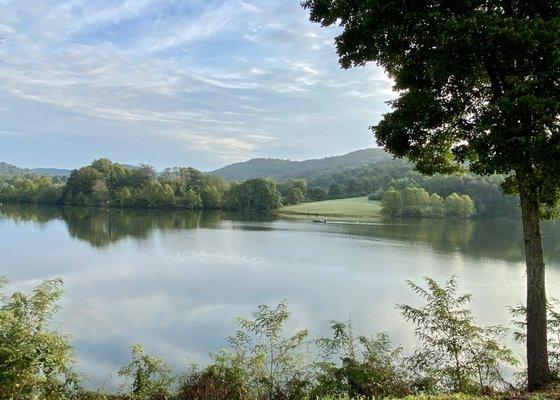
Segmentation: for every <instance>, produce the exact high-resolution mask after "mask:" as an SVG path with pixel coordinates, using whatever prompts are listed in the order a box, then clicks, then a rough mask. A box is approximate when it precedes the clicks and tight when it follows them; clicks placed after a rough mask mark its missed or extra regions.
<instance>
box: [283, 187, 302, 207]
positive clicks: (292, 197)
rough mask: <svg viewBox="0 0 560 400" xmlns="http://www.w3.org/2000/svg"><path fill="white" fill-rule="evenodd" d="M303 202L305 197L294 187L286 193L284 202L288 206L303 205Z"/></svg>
mask: <svg viewBox="0 0 560 400" xmlns="http://www.w3.org/2000/svg"><path fill="white" fill-rule="evenodd" d="M304 200H305V196H304V194H303V192H302V191H301V189H300V188H298V187H294V188H291V189H290V190H289V191H288V195H287V196H286V201H287V202H288V204H299V203H303V201H304Z"/></svg>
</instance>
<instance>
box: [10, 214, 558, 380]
mask: <svg viewBox="0 0 560 400" xmlns="http://www.w3.org/2000/svg"><path fill="white" fill-rule="evenodd" d="M543 230H544V237H545V253H546V257H547V274H548V276H547V278H548V291H549V294H551V295H552V296H556V297H560V224H558V223H548V224H546V225H545V226H544V229H543ZM523 257H524V253H523V247H522V236H521V231H520V222H519V221H468V222H451V221H447V222H445V221H408V222H405V223H398V224H397V223H394V224H377V225H356V224H326V225H323V224H313V223H310V222H306V221H287V220H282V219H277V218H275V217H274V216H270V215H259V214H253V215H240V214H226V213H220V212H212V213H187V212H133V211H122V210H109V211H107V210H97V209H91V208H62V209H61V208H47V207H44V208H43V207H7V206H3V207H0V275H5V276H6V277H8V278H9V279H10V282H11V284H10V286H9V288H8V290H15V289H18V290H20V289H21V290H27V289H29V288H31V287H32V286H33V285H35V284H36V283H37V282H39V281H41V280H43V279H47V278H53V277H62V278H63V279H64V281H65V290H66V293H65V296H64V298H63V301H62V303H61V305H62V310H61V312H60V315H59V317H58V318H57V324H58V325H59V329H60V330H62V331H63V332H67V333H69V334H70V335H71V336H72V338H73V341H74V345H75V347H76V349H77V352H78V361H79V368H80V370H81V371H83V372H84V373H85V374H86V375H87V376H88V377H89V378H90V380H91V382H92V383H93V384H98V383H100V382H101V383H103V382H106V381H107V379H109V378H110V375H111V373H112V372H114V371H115V370H116V369H117V368H118V367H119V366H121V365H123V364H125V363H126V361H127V359H128V352H129V345H130V344H132V343H140V344H143V345H144V346H145V347H146V348H147V349H148V351H149V352H153V353H157V354H159V355H161V356H163V357H165V358H166V359H167V360H168V362H169V363H170V364H171V365H172V366H174V367H175V368H177V369H181V368H183V367H185V366H186V364H187V363H188V362H199V363H204V362H205V361H207V359H208V358H207V357H208V356H207V355H208V353H209V352H211V351H216V350H219V349H220V348H222V347H224V346H225V345H226V343H225V340H224V338H225V337H226V336H227V335H229V334H232V333H233V332H234V330H235V323H234V318H235V316H237V315H249V314H250V313H251V312H252V311H253V310H254V308H255V306H256V305H258V304H263V303H267V304H275V303H277V302H278V301H279V300H281V299H284V298H286V299H289V301H290V308H291V310H292V312H293V318H292V319H291V322H290V325H291V327H292V328H299V327H304V326H305V327H307V328H309V329H310V331H311V335H312V336H314V337H317V336H320V335H327V334H329V328H328V327H329V324H328V320H330V319H344V320H346V319H348V318H349V317H351V318H352V320H353V321H354V326H355V327H356V329H357V331H358V332H359V333H362V334H372V333H375V332H377V331H386V332H388V333H389V334H390V335H391V336H392V338H393V339H394V341H395V342H397V343H400V344H403V345H405V346H406V345H412V344H413V343H414V339H413V335H412V326H410V325H409V324H408V323H406V322H404V321H403V320H402V319H401V317H400V316H399V314H398V312H397V311H395V308H394V306H395V304H397V303H415V302H416V301H417V299H416V298H415V297H414V296H413V295H412V294H411V293H410V290H409V289H408V288H407V286H406V280H408V279H410V280H414V281H420V280H421V279H422V277H423V276H430V277H434V278H437V279H439V280H443V279H446V278H448V277H449V276H450V275H451V274H456V275H457V277H458V278H459V280H460V283H461V289H462V290H464V291H468V292H471V293H473V295H474V301H473V309H474V311H475V313H476V315H477V317H478V318H479V320H480V321H481V322H483V323H488V324H507V323H508V321H509V316H508V313H507V307H508V306H511V305H515V304H517V303H520V302H522V301H523V297H524V290H525V286H524V279H525V273H524V264H523Z"/></svg>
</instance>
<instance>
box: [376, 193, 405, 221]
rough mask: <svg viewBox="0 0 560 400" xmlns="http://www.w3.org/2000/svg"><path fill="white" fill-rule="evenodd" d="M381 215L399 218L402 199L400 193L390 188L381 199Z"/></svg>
mask: <svg viewBox="0 0 560 400" xmlns="http://www.w3.org/2000/svg"><path fill="white" fill-rule="evenodd" d="M381 208H382V210H383V214H384V215H386V216H388V217H399V216H401V215H402V212H403V198H402V194H401V192H400V191H397V190H395V189H393V188H390V189H389V190H387V191H386V192H385V193H383V197H382V198H381Z"/></svg>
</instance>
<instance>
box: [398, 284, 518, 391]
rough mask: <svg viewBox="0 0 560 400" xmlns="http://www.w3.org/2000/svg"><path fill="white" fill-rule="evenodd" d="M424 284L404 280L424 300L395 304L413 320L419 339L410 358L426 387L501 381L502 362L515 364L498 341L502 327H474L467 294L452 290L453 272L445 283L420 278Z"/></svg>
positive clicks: (483, 387) (477, 386)
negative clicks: (419, 344)
mask: <svg viewBox="0 0 560 400" xmlns="http://www.w3.org/2000/svg"><path fill="white" fill-rule="evenodd" d="M425 282H426V288H424V287H422V286H419V285H417V284H415V283H413V282H410V281H409V282H408V284H409V286H410V287H411V288H412V290H413V291H414V292H415V293H416V294H418V295H419V296H420V297H421V298H422V299H424V301H425V304H424V305H423V306H422V307H419V308H414V307H412V306H409V305H399V306H397V308H398V309H399V310H400V311H401V312H402V314H403V316H404V317H405V319H407V320H408V321H411V322H413V323H414V324H415V325H416V329H415V334H416V336H417V337H418V339H419V340H420V341H421V343H422V347H421V348H420V349H418V350H417V351H416V352H415V354H414V355H413V356H412V357H411V358H410V362H411V363H412V364H413V365H414V366H415V368H414V370H415V371H417V373H418V374H419V376H418V377H417V378H418V379H419V380H420V381H422V382H424V386H425V389H426V390H428V391H437V390H439V391H441V390H451V391H453V392H463V393H473V392H482V393H483V392H485V391H487V389H488V388H492V387H495V386H496V385H497V384H504V383H506V382H505V380H504V379H503V377H502V375H501V373H500V371H501V367H502V365H512V366H515V365H517V363H518V361H517V360H516V358H515V357H514V355H513V352H512V351H511V350H509V349H507V348H505V347H504V346H502V345H500V344H499V343H498V341H497V338H498V337H499V336H500V335H501V334H503V333H504V329H503V328H501V327H479V326H477V325H476V324H475V319H474V316H473V315H472V312H471V311H470V310H469V309H468V308H467V305H468V304H469V303H470V302H471V295H470V294H463V295H458V294H457V280H456V278H455V277H454V276H453V277H451V278H450V279H449V280H447V282H446V283H445V285H444V286H440V285H439V284H438V283H437V282H436V281H435V280H433V279H431V278H425Z"/></svg>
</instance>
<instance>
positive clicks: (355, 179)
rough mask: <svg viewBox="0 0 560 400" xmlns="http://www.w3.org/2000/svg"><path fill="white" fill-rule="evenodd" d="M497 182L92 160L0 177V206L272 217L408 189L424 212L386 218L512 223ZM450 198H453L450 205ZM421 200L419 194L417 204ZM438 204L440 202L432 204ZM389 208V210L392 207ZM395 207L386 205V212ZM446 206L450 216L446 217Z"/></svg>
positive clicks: (404, 166)
mask: <svg viewBox="0 0 560 400" xmlns="http://www.w3.org/2000/svg"><path fill="white" fill-rule="evenodd" d="M503 178H504V177H502V176H489V177H477V176H474V175H472V174H467V175H462V176H461V175H455V176H442V175H436V176H432V177H426V176H422V175H420V174H418V173H416V172H415V171H414V170H413V169H412V167H411V165H410V164H409V163H406V162H404V161H402V160H386V161H380V162H376V163H372V164H370V165H366V166H363V167H358V168H347V169H343V170H330V171H327V172H325V173H312V174H310V175H307V176H305V177H303V178H298V179H294V178H290V179H284V180H280V181H273V180H271V179H267V178H254V179H248V180H245V181H242V182H232V183H229V182H227V181H226V180H224V179H223V178H221V177H219V176H216V175H211V174H205V173H203V172H201V171H199V170H197V169H195V168H190V167H174V168H168V169H166V170H164V171H163V172H161V173H157V172H156V171H155V170H154V168H152V167H151V166H148V165H141V166H139V167H130V166H123V165H121V164H118V163H113V162H111V161H109V160H107V159H99V160H96V161H94V162H92V163H91V164H90V165H88V166H86V167H82V168H80V169H77V170H73V171H72V173H71V174H70V176H69V177H67V178H66V177H59V176H54V177H51V176H45V175H38V174H30V173H25V174H22V173H19V174H18V173H15V172H10V171H7V172H5V173H4V174H2V173H1V171H0V202H5V203H27V204H67V205H91V206H110V207H123V208H179V209H228V210H274V209H277V208H279V207H281V206H282V205H288V204H298V203H301V202H304V201H319V200H328V199H338V198H344V197H358V196H366V195H369V197H370V199H371V200H381V199H382V197H383V195H384V194H385V193H387V191H388V189H390V188H392V189H394V190H395V191H402V190H405V189H406V188H413V189H414V190H418V189H425V191H426V192H429V193H431V195H430V196H429V197H430V199H428V200H429V201H428V204H427V205H426V204H424V203H422V202H420V203H422V204H420V203H419V204H405V203H406V194H405V196H404V203H403V205H402V207H401V209H400V210H398V209H394V207H393V208H391V207H389V208H388V209H387V210H388V211H387V213H386V215H388V216H393V217H394V216H404V217H420V216H423V217H442V216H453V215H454V216H458V215H459V214H460V215H461V216H464V217H469V216H471V215H475V216H477V217H496V216H500V217H512V216H518V215H519V210H518V207H517V203H518V202H517V199H516V198H515V197H512V196H506V195H504V194H503V193H502V191H501V188H500V184H501V182H502V181H503ZM409 191H410V190H409ZM454 194H458V195H457V196H459V199H458V200H457V199H456V198H455V196H456V195H454ZM389 195H392V196H393V197H397V198H398V197H399V196H400V197H403V193H401V194H400V195H399V194H396V195H395V193H394V192H393V191H391V192H390V193H389ZM450 196H451V197H450ZM465 196H468V198H469V199H470V200H471V201H472V204H470V201H467V203H465V204H464V206H465V207H462V206H460V205H458V203H461V202H462V201H465V200H466V199H467V198H466V197H465ZM417 197H418V196H417ZM423 197H424V196H423V195H422V194H421V195H420V198H423ZM438 198H441V199H442V201H441V202H439V201H436V200H437V199H438ZM448 198H450V199H449V200H447V199H448ZM394 200H395V201H396V204H398V203H399V202H400V200H398V199H394ZM395 201H393V202H392V204H393V206H394V205H395ZM430 201H431V204H429V202H430ZM434 201H435V203H434ZM389 203H390V202H389V201H387V202H386V204H389ZM436 203H437V204H436ZM440 203H441V207H440ZM453 204H454V205H455V206H456V207H455V209H456V212H455V211H451V212H450V211H449V210H448V209H449V208H450V207H451V206H452V205H453ZM428 206H429V207H428ZM459 209H460V211H457V210H459ZM461 210H462V211H461ZM455 214H457V215H455Z"/></svg>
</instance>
